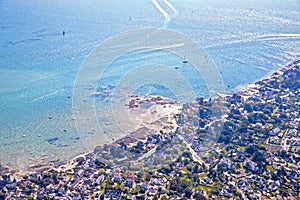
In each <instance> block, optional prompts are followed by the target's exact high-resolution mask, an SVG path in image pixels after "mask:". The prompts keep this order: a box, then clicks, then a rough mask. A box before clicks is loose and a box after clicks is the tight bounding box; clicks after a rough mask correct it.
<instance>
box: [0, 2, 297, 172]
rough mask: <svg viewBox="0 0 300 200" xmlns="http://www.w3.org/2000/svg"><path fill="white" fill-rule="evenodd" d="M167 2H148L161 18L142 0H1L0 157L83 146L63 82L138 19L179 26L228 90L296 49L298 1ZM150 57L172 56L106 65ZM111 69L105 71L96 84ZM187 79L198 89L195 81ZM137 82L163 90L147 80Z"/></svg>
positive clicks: (13, 160) (24, 157) (171, 62)
mask: <svg viewBox="0 0 300 200" xmlns="http://www.w3.org/2000/svg"><path fill="white" fill-rule="evenodd" d="M169 2H170V3H171V5H173V7H174V8H175V9H176V12H174V10H172V9H171V8H170V7H168V6H167V5H166V4H164V3H163V1H158V3H160V5H161V7H162V8H163V9H164V10H165V11H166V12H167V13H168V14H169V16H170V21H169V22H167V23H166V20H165V17H164V16H163V14H162V13H161V12H160V11H159V10H158V9H157V8H156V7H155V6H154V4H153V3H152V1H151V0H143V1H141V0H126V1H121V0H109V1H108V0H101V1H98V0H89V1H84V2H82V1H63V0H54V1H38V0H28V1H16V0H1V1H0V58H1V59H0V80H1V84H0V111H1V112H0V150H1V155H0V162H1V163H3V164H4V165H8V166H9V167H12V168H15V169H16V168H23V167H24V166H25V167H26V166H29V165H31V164H34V163H35V161H30V160H28V158H37V159H38V160H39V161H40V159H39V158H41V157H42V154H47V155H48V157H47V159H46V160H54V159H67V158H70V157H72V156H75V155H77V154H79V153H82V152H85V151H86V147H85V146H84V145H82V143H81V142H80V139H78V137H80V135H78V133H77V132H76V129H75V125H74V122H73V120H72V92H73V85H74V82H75V79H76V75H77V72H78V70H79V68H80V65H81V64H82V63H83V62H84V60H85V58H86V57H87V56H88V55H89V53H90V52H91V51H92V50H93V49H94V48H95V47H96V46H97V45H99V44H100V43H101V42H103V41H104V40H105V39H107V38H109V37H111V36H113V35H115V34H120V33H123V32H124V31H128V30H131V29H133V28H142V27H157V28H160V27H164V28H170V29H172V30H176V31H178V32H180V33H183V34H185V35H186V36H188V37H190V38H192V39H194V40H195V41H197V42H198V43H199V45H201V46H202V47H203V48H204V49H205V50H206V52H207V53H208V54H209V56H210V58H211V59H212V60H213V61H214V63H215V65H216V66H217V68H218V69H219V71H220V72H221V74H222V79H223V82H224V85H225V86H226V89H227V91H228V92H229V91H230V90H234V88H236V87H237V86H240V85H244V84H249V83H252V82H254V81H256V80H258V79H261V78H263V77H264V76H266V75H268V74H269V73H271V72H272V71H274V70H277V69H279V68H280V67H281V66H283V65H285V64H286V63H289V62H291V61H293V60H295V59H299V58H300V2H299V1H298V0H288V1H272V3H269V1H262V2H260V3H258V2H255V3H254V2H253V1H243V2H244V3H240V1H231V3H228V2H225V1H195V0H188V1H186V0H184V1H183V0H170V1H169ZM63 31H65V33H66V34H65V36H63V35H62V32H63ZM137 57H139V58H140V59H136V58H137ZM130 58H131V61H130ZM132 58H133V61H132ZM153 59H156V61H157V63H158V64H164V65H168V66H170V67H174V66H177V64H176V63H178V61H180V59H181V58H178V57H176V56H172V55H169V54H168V53H166V52H148V53H146V54H145V52H141V53H139V54H129V55H124V56H123V57H120V58H119V60H117V61H116V62H115V63H114V64H113V65H112V67H118V66H119V67H120V66H123V67H124V66H125V67H124V68H122V69H126V67H127V68H128V69H130V68H131V66H133V65H136V60H138V61H139V62H140V64H141V65H143V64H147V62H149V61H150V62H152V61H153ZM179 63H180V62H179ZM180 70H181V69H179V72H181V73H183V74H185V75H187V76H189V73H190V80H192V82H193V80H194V83H195V81H196V82H198V79H195V78H194V77H193V73H192V72H189V71H184V70H181V71H180ZM118 78H120V75H116V76H114V77H107V79H106V83H107V84H109V83H114V81H115V82H116V80H117V79H118ZM111 81H112V82H111ZM100 85H101V83H100ZM197 87H198V88H199V90H197V91H199V95H206V91H207V89H206V87H205V82H204V81H203V80H201V79H200V80H199V85H197ZM141 91H143V92H144V93H147V92H148V93H149V91H150V93H151V92H152V94H161V93H164V92H166V94H168V95H170V94H169V93H168V91H167V90H164V91H160V90H159V89H157V87H152V88H150V89H149V88H148V90H147V89H145V88H141ZM97 105H98V106H101V104H97ZM49 139H50V141H51V142H50V143H49ZM51 139H53V140H51Z"/></svg>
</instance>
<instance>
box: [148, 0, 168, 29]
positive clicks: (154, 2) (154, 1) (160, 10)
mask: <svg viewBox="0 0 300 200" xmlns="http://www.w3.org/2000/svg"><path fill="white" fill-rule="evenodd" d="M152 3H153V4H154V5H155V7H156V8H157V9H158V10H159V12H161V14H163V16H164V17H165V22H164V26H166V25H167V24H168V23H169V22H170V19H171V17H170V15H169V14H168V13H167V12H166V11H165V10H164V9H163V8H162V7H161V6H160V5H159V3H158V2H157V0H152ZM168 3H169V2H168Z"/></svg>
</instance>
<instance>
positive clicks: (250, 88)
mask: <svg viewBox="0 0 300 200" xmlns="http://www.w3.org/2000/svg"><path fill="white" fill-rule="evenodd" d="M299 63H300V59H299V60H295V61H293V62H290V63H288V64H287V65H285V66H283V67H280V69H278V70H274V71H272V72H270V74H268V75H266V76H265V77H263V78H262V79H260V80H257V81H255V83H250V84H247V85H244V86H242V87H237V89H238V90H237V91H232V92H231V93H229V94H225V95H232V94H234V93H237V94H239V95H241V96H244V97H249V96H251V95H254V94H256V93H259V91H258V90H259V89H260V86H261V83H264V82H268V81H270V80H271V79H272V78H278V77H280V76H281V75H282V74H283V73H284V71H286V70H288V69H291V68H293V67H294V66H295V65H297V64H299ZM152 98H161V97H159V96H152ZM160 100H161V99H160ZM141 101H144V99H141ZM172 104H173V103H172ZM166 105H168V104H166ZM125 106H128V105H125ZM128 109H130V108H128ZM128 111H129V110H128ZM93 154H94V152H93V151H90V152H86V153H82V154H79V155H76V156H75V157H72V158H70V159H68V160H67V161H65V162H64V164H60V165H58V166H54V165H55V164H54V162H50V163H48V164H45V165H41V167H40V168H39V169H37V170H36V171H34V170H32V171H31V170H29V169H30V168H27V170H21V171H17V172H9V173H4V174H7V175H10V176H11V177H13V178H16V179H17V180H21V179H22V177H23V176H25V175H29V174H33V173H39V172H47V171H50V170H57V171H67V170H68V169H73V168H74V167H75V166H76V164H77V163H78V162H77V161H76V160H77V159H78V158H80V157H86V156H88V155H93ZM1 167H3V168H5V169H6V167H5V166H1ZM43 168H45V169H43ZM8 171H9V168H8Z"/></svg>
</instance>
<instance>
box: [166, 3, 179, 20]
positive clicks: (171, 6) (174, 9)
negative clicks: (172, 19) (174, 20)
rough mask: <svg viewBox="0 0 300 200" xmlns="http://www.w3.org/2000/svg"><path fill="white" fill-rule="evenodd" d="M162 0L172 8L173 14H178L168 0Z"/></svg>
mask: <svg viewBox="0 0 300 200" xmlns="http://www.w3.org/2000/svg"><path fill="white" fill-rule="evenodd" d="M163 2H165V4H167V5H168V6H169V7H170V8H171V9H172V10H173V12H174V15H175V16H176V15H178V11H177V10H176V8H174V6H173V5H172V4H171V3H170V2H169V1H168V0H163Z"/></svg>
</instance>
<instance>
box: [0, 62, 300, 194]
mask: <svg viewBox="0 0 300 200" xmlns="http://www.w3.org/2000/svg"><path fill="white" fill-rule="evenodd" d="M299 65H300V61H297V62H294V63H293V64H291V65H290V66H287V68H284V69H283V70H282V71H281V73H275V74H274V75H272V76H270V78H268V79H265V80H262V81H259V82H258V83H257V84H258V85H259V87H257V88H255V89H252V90H250V91H244V92H243V93H239V94H234V95H231V96H227V97H226V105H227V107H226V108H227V111H226V112H227V118H226V120H227V122H228V123H227V125H226V128H227V129H228V130H226V131H227V132H226V131H224V133H225V135H223V136H222V137H224V139H222V140H220V141H218V143H216V144H215V146H214V148H212V149H210V150H209V152H208V153H207V155H206V156H205V157H204V158H203V160H204V161H205V165H204V166H203V168H202V169H201V172H200V171H199V172H198V171H197V170H195V171H196V172H190V171H188V169H189V170H190V169H191V167H192V166H195V163H197V162H198V163H199V162H200V161H199V159H198V158H197V157H195V156H190V159H183V160H181V161H178V160H177V161H176V162H174V163H173V164H172V167H170V169H169V170H166V172H158V171H152V172H149V173H148V176H149V177H148V178H145V177H144V178H141V177H143V176H144V175H143V174H140V173H141V172H140V171H139V170H137V171H136V172H132V171H129V170H124V169H122V168H118V167H115V168H111V167H109V166H107V165H105V164H104V163H101V162H100V161H99V160H98V159H96V157H95V156H94V155H93V154H87V155H85V156H83V157H81V158H77V159H76V161H74V163H73V164H74V166H73V167H71V168H60V169H59V170H58V169H52V170H50V171H46V172H43V173H33V174H29V175H26V176H24V177H23V178H22V179H21V180H18V181H17V180H16V179H13V178H11V177H10V176H9V175H7V176H2V179H0V199H25V198H27V199H49V198H50V199H51V198H54V199H55V198H56V199H121V198H126V199H137V200H139V199H141V200H143V199H153V198H154V197H155V198H159V197H160V195H164V196H165V198H167V199H168V197H170V196H171V195H173V197H172V198H173V199H175V198H174V196H176V195H177V196H176V198H183V197H184V195H187V194H176V193H175V192H174V191H172V192H171V191H170V190H169V189H168V188H170V185H171V182H172V181H174V180H175V179H176V177H179V176H183V177H184V174H189V175H190V176H192V175H191V174H193V173H195V174H194V175H196V176H193V180H195V182H194V183H192V184H191V185H192V186H193V187H194V188H193V190H192V193H193V194H201V195H205V196H207V197H210V198H216V199H220V198H221V199H223V198H224V199H230V198H235V199H272V198H273V199H274V198H275V199H290V200H292V199H296V198H298V199H299V198H300V185H299V180H300V134H299V123H300V117H299V105H300V102H299V96H300V85H299V84H300V82H299V80H300V67H299ZM155 101H160V99H155ZM199 104H200V105H201V106H200V107H199ZM132 105H135V104H132ZM184 110H185V111H186V113H189V115H186V116H184V115H178V116H177V122H178V124H179V125H180V126H181V128H180V129H177V131H176V132H175V134H177V133H178V132H180V131H185V133H188V132H189V131H190V132H191V133H193V134H191V137H190V138H189V139H188V142H189V143H190V146H191V148H192V149H193V150H194V152H197V151H200V150H201V143H202V140H203V138H201V137H200V136H199V135H201V134H204V135H205V129H206V128H207V124H209V122H211V120H212V118H211V116H210V112H209V107H207V106H206V105H204V102H203V99H202V100H201V99H200V100H199V101H198V102H197V103H195V102H193V103H191V104H190V105H189V106H187V107H185V108H184ZM200 110H201V111H200ZM192 113H194V114H195V116H196V117H195V116H193V115H192ZM184 117H188V118H189V119H188V120H187V119H185V118H184ZM199 119H201V120H199ZM244 124H247V126H245V125H244ZM232 130H234V131H232ZM170 137H171V134H169V133H160V134H157V135H152V136H148V137H147V138H146V141H142V140H139V141H137V142H136V143H135V148H137V149H141V150H144V151H145V152H149V151H150V150H152V149H155V147H157V146H159V145H160V144H161V143H162V142H164V141H167V139H170ZM120 148H121V149H123V150H124V151H129V150H130V148H132V147H130V146H129V145H128V144H125V143H123V144H121V145H120ZM197 159H198V160H197ZM196 161H197V162H196ZM201 162H202V160H201ZM170 166H171V165H170ZM189 167H190V168H189ZM216 184H219V185H218V186H221V187H216ZM202 186H203V188H202V189H201V187H202ZM207 188H209V190H207ZM204 190H206V191H204ZM209 191H211V193H213V195H212V194H210V192H209ZM187 193H188V192H187ZM237 193H238V194H239V195H237ZM292 196H294V197H292ZM185 198H186V197H185Z"/></svg>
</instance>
